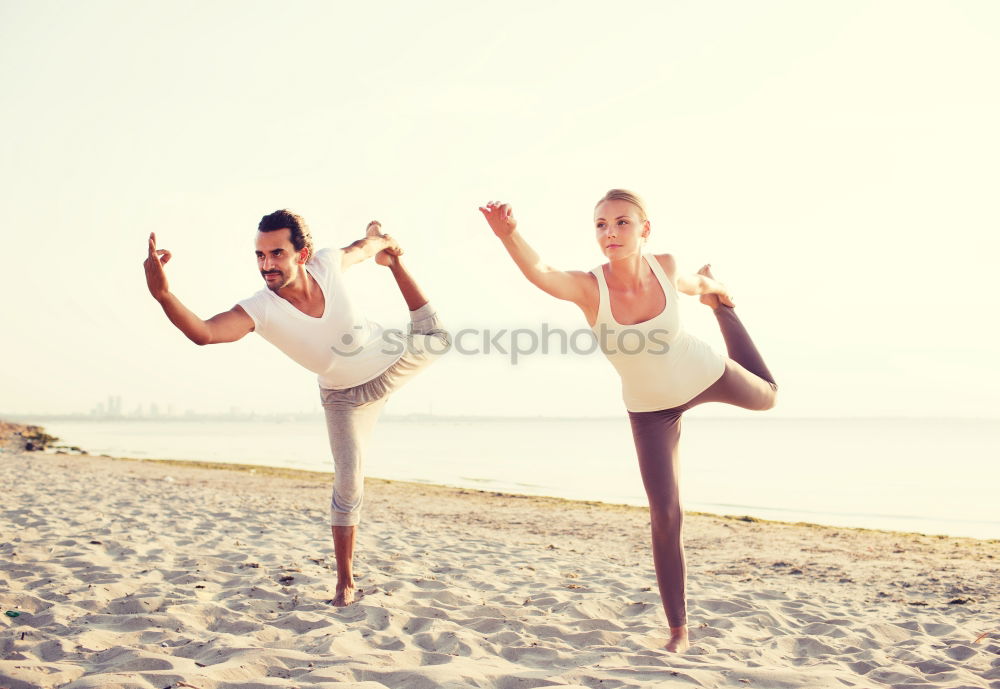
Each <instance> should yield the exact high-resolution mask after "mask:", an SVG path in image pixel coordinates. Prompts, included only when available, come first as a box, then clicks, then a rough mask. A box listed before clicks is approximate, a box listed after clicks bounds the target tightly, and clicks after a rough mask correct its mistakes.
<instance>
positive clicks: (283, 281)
mask: <svg viewBox="0 0 1000 689" xmlns="http://www.w3.org/2000/svg"><path fill="white" fill-rule="evenodd" d="M260 274H261V276H262V277H263V278H264V284H265V285H267V288H268V289H269V290H271V291H272V292H277V291H278V290H279V289H281V288H282V287H284V286H285V285H287V284H288V278H287V277H285V274H284V273H282V272H281V271H280V270H272V271H268V272H266V273H265V272H264V271H263V270H262V271H260ZM268 275H274V276H276V277H277V279H275V280H271V281H268V279H267V276H268Z"/></svg>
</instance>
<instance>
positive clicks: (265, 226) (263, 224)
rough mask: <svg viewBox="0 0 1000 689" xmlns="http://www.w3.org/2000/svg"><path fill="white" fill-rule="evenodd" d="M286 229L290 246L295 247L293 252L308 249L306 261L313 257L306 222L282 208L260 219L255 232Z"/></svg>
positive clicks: (311, 241)
mask: <svg viewBox="0 0 1000 689" xmlns="http://www.w3.org/2000/svg"><path fill="white" fill-rule="evenodd" d="M286 227H287V228H288V231H289V234H290V238H291V240H292V246H294V247H295V250H296V251H302V250H303V249H308V250H309V253H308V254H306V260H307V261H308V260H309V259H311V258H312V256H313V238H312V234H311V233H310V232H309V226H308V225H306V221H305V220H303V219H302V216H301V215H296V214H295V213H292V212H291V211H290V210H287V209H284V208H283V209H281V210H280V211H274V212H273V213H270V214H269V215H265V216H264V217H263V218H261V219H260V224H259V225H258V226H257V230H258V231H259V232H274V231H275V230H283V229H285V228H286Z"/></svg>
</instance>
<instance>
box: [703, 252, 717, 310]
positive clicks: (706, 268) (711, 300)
mask: <svg viewBox="0 0 1000 689" xmlns="http://www.w3.org/2000/svg"><path fill="white" fill-rule="evenodd" d="M698 275H704V276H705V277H707V278H712V279H713V280H714V279H715V276H714V275H712V264H711V263H706V264H705V265H703V266H702V267H701V270H699V271H698ZM698 301H700V302H701V303H702V304H704V305H705V306H710V307H712V310H715V309H717V308H719V306H720V305H721V304H722V302H721V301H719V295H718V294H703V295H701V297H699V298H698Z"/></svg>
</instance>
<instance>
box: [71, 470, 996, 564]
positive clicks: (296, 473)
mask: <svg viewBox="0 0 1000 689" xmlns="http://www.w3.org/2000/svg"><path fill="white" fill-rule="evenodd" d="M52 454H55V455H58V454H59V453H52ZM67 454H69V453H67ZM70 456H72V455H70ZM80 456H87V457H101V458H105V459H110V460H114V461H121V462H150V463H159V464H168V465H178V466H187V467H194V468H200V469H211V470H218V471H236V472H244V473H248V474H251V475H253V474H256V475H260V476H274V477H280V478H289V479H301V480H311V481H317V482H324V483H325V484H330V482H331V481H332V479H333V472H332V471H316V470H311V469H291V468H284V467H272V466H267V465H258V464H237V463H232V464H231V463H229V462H209V461H204V460H190V459H163V458H156V459H151V458H141V457H113V456H111V455H91V454H90V453H88V452H83V453H81V455H80ZM365 483H366V485H367V484H368V483H371V484H372V485H378V484H383V485H393V484H396V485H402V486H410V487H413V488H417V487H419V488H427V489H438V490H441V491H444V492H446V493H449V494H452V493H457V494H469V493H474V494H479V495H482V496H492V497H503V498H511V499H520V500H532V501H537V503H538V504H539V505H546V504H548V505H550V506H551V507H553V508H554V507H557V506H559V505H563V504H567V503H569V504H578V505H586V506H588V507H600V508H607V509H619V510H631V511H637V512H639V513H646V512H648V507H645V506H642V505H629V504H626V503H614V502H604V501H603V500H577V499H573V498H561V497H557V496H550V495H532V494H529V493H510V492H505V491H491V490H482V489H477V488H466V487H462V486H449V485H445V484H440V483H430V482H427V483H425V482H422V481H402V480H399V479H387V478H380V477H378V476H366V477H365ZM684 515H685V516H686V517H710V518H715V519H723V520H729V521H739V522H747V523H757V524H763V525H767V524H773V525H779V526H799V527H807V528H814V529H829V530H833V531H857V532H871V533H879V534H886V535H898V536H922V537H924V538H936V539H954V540H969V541H981V542H984V543H990V544H996V545H1000V538H976V537H974V536H951V535H948V534H930V533H923V532H920V531H898V530H894V529H872V528H868V527H862V526H832V525H829V524H818V523H815V522H808V521H785V520H781V519H765V518H763V517H754V516H751V515H745V514H744V515H741V514H720V513H717V512H701V511H697V510H684Z"/></svg>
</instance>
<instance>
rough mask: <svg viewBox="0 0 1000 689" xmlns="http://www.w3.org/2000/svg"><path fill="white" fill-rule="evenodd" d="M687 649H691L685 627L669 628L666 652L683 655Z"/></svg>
mask: <svg viewBox="0 0 1000 689" xmlns="http://www.w3.org/2000/svg"><path fill="white" fill-rule="evenodd" d="M689 648H691V642H690V641H688V630H687V627H671V628H670V640H669V641H667V645H666V649H667V651H669V652H670V653H683V652H684V651H686V650H688V649H689Z"/></svg>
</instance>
